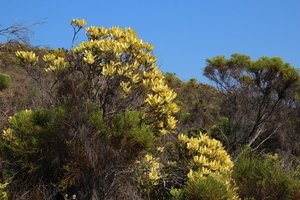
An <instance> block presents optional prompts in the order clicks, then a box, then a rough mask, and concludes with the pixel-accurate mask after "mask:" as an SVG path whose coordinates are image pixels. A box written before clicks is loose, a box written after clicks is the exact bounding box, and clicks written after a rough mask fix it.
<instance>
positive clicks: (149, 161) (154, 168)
mask: <svg viewBox="0 0 300 200" xmlns="http://www.w3.org/2000/svg"><path fill="white" fill-rule="evenodd" d="M144 161H145V162H146V165H147V168H148V169H147V172H145V175H146V176H147V177H148V178H149V180H150V181H152V182H153V183H155V182H156V181H157V180H158V179H159V178H160V177H159V169H160V163H159V162H158V159H157V158H154V157H153V156H152V155H151V154H146V155H145V157H144Z"/></svg>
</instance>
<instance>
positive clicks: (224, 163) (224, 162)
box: [178, 133, 233, 179]
mask: <svg viewBox="0 0 300 200" xmlns="http://www.w3.org/2000/svg"><path fill="white" fill-rule="evenodd" d="M178 139H179V141H180V142H181V143H183V144H185V145H186V149H187V150H188V152H189V154H190V155H191V156H192V158H193V159H192V162H191V168H192V169H195V170H196V171H197V172H199V174H200V175H201V176H206V175H208V174H209V173H212V172H213V173H222V174H230V172H231V170H232V168H233V162H232V161H231V159H230V156H229V155H228V153H227V152H226V151H225V149H224V148H223V146H222V144H221V142H219V141H218V140H215V139H212V138H210V137H209V136H207V135H205V134H202V133H201V134H200V135H199V136H198V137H191V138H189V137H187V136H186V135H183V134H179V135H178ZM192 169H191V170H190V172H189V173H188V178H189V179H192V177H193V174H194V171H193V170H192Z"/></svg>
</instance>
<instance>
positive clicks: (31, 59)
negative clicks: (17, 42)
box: [16, 51, 38, 65]
mask: <svg viewBox="0 0 300 200" xmlns="http://www.w3.org/2000/svg"><path fill="white" fill-rule="evenodd" d="M16 56H17V57H18V58H19V59H20V61H21V62H23V63H28V64H32V65H34V64H36V63H37V62H38V56H36V55H35V53H33V52H31V51H17V52H16Z"/></svg>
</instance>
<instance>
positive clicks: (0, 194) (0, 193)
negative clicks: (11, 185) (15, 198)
mask: <svg viewBox="0 0 300 200" xmlns="http://www.w3.org/2000/svg"><path fill="white" fill-rule="evenodd" d="M7 186H8V182H5V183H0V199H2V200H8V195H7V192H6V189H7Z"/></svg>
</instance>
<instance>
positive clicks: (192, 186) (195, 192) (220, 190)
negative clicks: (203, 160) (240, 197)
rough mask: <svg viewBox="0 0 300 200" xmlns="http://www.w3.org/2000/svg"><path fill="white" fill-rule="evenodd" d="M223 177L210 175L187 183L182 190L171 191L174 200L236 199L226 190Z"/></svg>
mask: <svg viewBox="0 0 300 200" xmlns="http://www.w3.org/2000/svg"><path fill="white" fill-rule="evenodd" d="M226 180H227V178H226V177H224V175H221V174H216V173H211V174H210V175H209V176H207V177H199V178H197V179H195V180H193V181H189V182H188V183H187V186H186V188H184V189H183V190H179V189H172V190H171V195H172V199H174V200H186V199H187V200H232V199H236V198H237V197H236V193H235V191H234V190H233V189H228V183H226Z"/></svg>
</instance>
